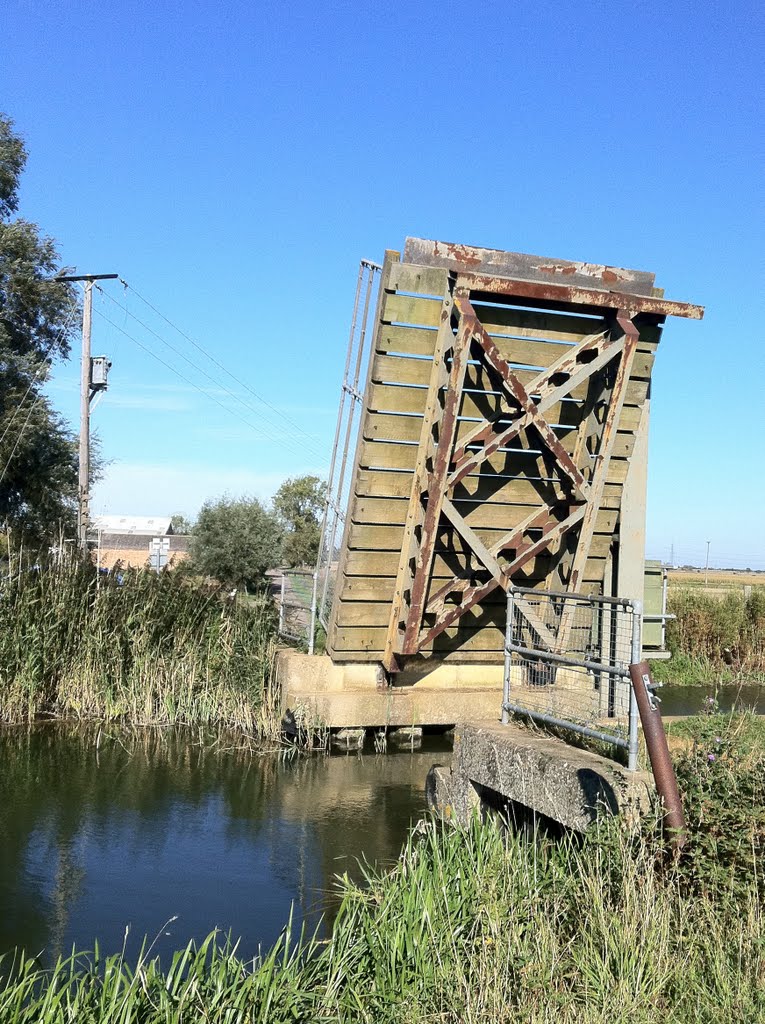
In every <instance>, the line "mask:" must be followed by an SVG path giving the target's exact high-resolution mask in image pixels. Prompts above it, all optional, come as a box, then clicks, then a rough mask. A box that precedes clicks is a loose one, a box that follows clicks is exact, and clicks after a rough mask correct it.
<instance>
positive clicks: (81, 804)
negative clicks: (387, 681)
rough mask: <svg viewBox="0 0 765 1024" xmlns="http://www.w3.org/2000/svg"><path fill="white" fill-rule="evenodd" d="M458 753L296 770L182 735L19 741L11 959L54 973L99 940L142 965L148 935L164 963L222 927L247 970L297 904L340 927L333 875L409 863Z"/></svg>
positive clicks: (9, 902) (3, 847)
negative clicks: (429, 777)
mask: <svg viewBox="0 0 765 1024" xmlns="http://www.w3.org/2000/svg"><path fill="white" fill-rule="evenodd" d="M448 750H449V747H448V745H447V744H446V743H445V742H444V741H433V740H431V741H429V746H427V747H426V748H424V750H423V752H417V753H413V754H412V753H396V754H383V755H375V754H374V753H373V752H370V753H368V754H364V755H363V756H361V757H360V756H358V755H356V754H352V755H340V756H337V755H335V756H331V757H321V756H316V757H310V758H305V757H301V758H299V759H297V760H294V761H292V762H285V761H284V760H283V759H280V758H279V756H278V755H260V756H258V755H252V754H251V753H249V752H247V751H244V750H237V749H234V748H233V747H231V748H229V749H224V748H223V747H220V746H219V747H217V748H213V749H211V748H210V747H209V745H208V746H204V745H200V744H199V742H198V741H197V737H196V736H193V735H190V734H183V733H171V734H167V733H160V732H153V731H152V732H145V733H138V734H136V735H132V734H127V735H126V734H125V733H123V732H120V731H118V730H105V731H101V732H100V734H99V733H98V732H97V731H83V730H82V729H79V728H73V727H68V726H62V725H45V726H40V727H36V728H34V729H31V730H9V729H6V730H5V731H2V732H0V763H1V764H2V772H1V773H0V791H1V792H0V952H3V951H7V950H10V949H12V948H14V947H16V946H21V947H23V948H24V949H26V950H27V951H28V952H30V953H35V954H37V953H39V954H41V959H42V960H43V962H45V963H50V962H51V961H52V960H54V959H55V957H56V956H57V955H58V954H59V953H61V952H64V953H67V952H68V951H69V950H70V949H71V946H72V944H76V945H77V946H78V947H84V948H86V949H89V948H92V945H93V941H94V939H96V938H97V939H98V940H99V943H100V944H101V948H102V949H103V950H104V951H107V952H113V951H117V950H119V949H120V948H121V947H122V945H123V942H126V943H127V949H128V953H129V954H130V955H133V956H134V955H135V954H136V953H137V951H138V948H139V947H140V943H141V940H142V939H143V937H144V936H145V935H147V936H149V939H150V940H152V939H155V938H156V945H155V947H154V950H155V952H157V953H159V954H160V955H161V956H163V957H164V956H166V955H167V954H169V953H170V952H171V951H173V950H175V949H178V948H179V947H180V946H182V945H183V944H185V943H186V942H187V941H188V940H189V939H190V938H196V939H201V938H203V937H204V936H205V935H206V934H207V933H208V932H209V931H211V930H212V929H213V928H215V927H218V928H220V929H222V930H223V931H224V932H228V931H230V932H231V933H232V935H233V936H234V937H237V938H241V945H240V950H241V952H242V954H243V955H245V956H250V955H252V954H254V953H255V952H256V951H257V947H258V944H259V943H263V944H270V943H271V942H273V941H274V940H275V939H276V938H277V936H278V935H279V932H280V931H281V929H282V927H283V925H284V924H285V922H286V921H287V918H288V916H289V913H290V907H291V906H292V905H293V904H294V919H295V920H296V921H297V923H298V924H299V923H300V922H301V920H307V921H308V922H309V924H311V925H313V924H315V923H316V921H317V920H318V918H319V916H320V914H321V913H322V911H326V912H328V914H329V916H331V914H332V911H333V907H334V901H333V898H332V895H331V892H332V885H333V876H334V875H336V874H337V873H338V872H343V871H348V872H349V873H350V874H352V875H355V876H356V877H358V874H359V872H358V867H357V864H356V861H357V859H358V858H362V857H366V858H367V859H368V860H371V861H374V860H376V861H377V862H378V863H380V864H390V863H392V862H393V861H394V860H395V859H396V858H397V857H398V855H399V852H400V849H401V844H402V842H403V840H404V838H405V836H406V832H407V829H408V827H409V825H410V823H411V822H412V821H413V820H416V819H417V818H418V817H420V816H421V815H422V814H423V813H424V810H425V799H424V784H425V776H426V774H427V771H428V769H429V767H430V766H431V765H432V764H433V763H434V762H440V763H448V759H449V753H448ZM173 917H176V918H177V919H176V920H174V921H172V922H171V923H169V924H167V923H166V922H168V921H170V919H171V918H173ZM126 929H127V939H126V938H125V935H126Z"/></svg>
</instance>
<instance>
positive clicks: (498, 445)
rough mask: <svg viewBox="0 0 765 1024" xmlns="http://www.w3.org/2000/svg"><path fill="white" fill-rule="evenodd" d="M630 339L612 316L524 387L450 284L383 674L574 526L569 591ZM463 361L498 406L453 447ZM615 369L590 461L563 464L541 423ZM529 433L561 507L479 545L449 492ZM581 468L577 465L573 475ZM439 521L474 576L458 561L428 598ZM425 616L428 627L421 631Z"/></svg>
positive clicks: (581, 559)
mask: <svg viewBox="0 0 765 1024" xmlns="http://www.w3.org/2000/svg"><path fill="white" fill-rule="evenodd" d="M637 341H638V331H637V328H636V327H635V325H634V323H633V322H632V319H631V318H630V316H629V314H628V313H627V312H626V311H624V310H619V311H618V312H617V313H616V316H615V318H614V323H613V325H612V326H611V327H610V329H607V330H604V331H603V332H601V333H598V334H593V335H590V336H588V337H586V338H584V339H583V340H582V341H580V342H579V343H578V344H577V345H575V346H574V347H572V349H571V350H570V351H568V352H566V353H564V355H562V356H561V357H560V358H559V359H558V360H556V361H555V362H554V363H553V364H552V365H551V366H549V367H547V368H546V369H544V370H542V371H540V372H539V373H538V374H537V376H536V377H534V378H533V379H532V380H531V381H530V382H529V383H528V384H526V385H524V384H523V383H522V382H521V380H520V378H519V376H518V374H517V373H516V372H515V371H514V370H513V368H512V366H511V365H510V364H509V363H508V362H507V361H506V360H505V359H504V358H503V357H502V356H501V354H500V352H499V350H498V348H497V346H496V344H495V343H494V341H493V340H492V338H491V337H490V335H489V334H488V333H487V331H486V330H485V328H484V327H483V325H482V324H481V322H480V320H479V319H478V316H477V315H476V312H475V309H474V308H473V305H472V303H471V301H470V297H469V287H468V285H467V284H466V283H465V282H464V281H463V280H460V279H457V281H456V283H454V287H453V291H450V292H448V293H447V295H446V296H445V297H444V300H443V306H442V311H441V322H440V327H439V330H438V336H437V341H436V349H435V353H434V359H433V368H432V372H431V378H430V385H429V390H428V397H427V402H426V407H425V415H424V419H423V425H422V432H421V435H420V445H419V449H418V458H417V463H416V466H415V471H414V482H413V488H412V495H411V499H410V504H409V511H408V515H407V521H406V526H405V529H404V539H403V545H402V552H401V561H400V563H399V570H398V575H397V579H396V588H395V592H394V597H393V607H392V611H391V618H390V623H389V628H388V636H387V643H386V648H385V653H384V657H383V664H384V667H385V668H386V669H387V670H388V671H395V670H396V669H397V668H399V667H400V659H401V657H406V656H409V655H413V654H416V653H418V652H419V651H420V650H422V649H423V648H424V647H427V646H428V645H429V644H431V643H432V641H433V640H434V639H435V638H436V637H437V636H438V635H439V634H440V633H442V632H443V631H444V630H445V629H447V628H448V627H449V626H450V625H452V623H454V622H455V621H456V620H457V619H459V618H460V617H461V616H462V615H464V614H465V613H466V612H467V611H469V610H470V609H471V608H473V607H474V606H475V605H476V604H478V603H479V602H481V601H482V600H483V599H484V598H485V597H487V596H488V595H489V594H490V593H491V592H492V591H494V590H495V589H496V588H497V587H502V588H504V589H507V587H508V586H509V585H510V583H511V581H512V577H513V574H514V573H516V572H518V571H519V570H520V569H522V568H523V566H525V565H526V564H527V563H528V562H529V561H531V560H532V559H534V558H535V557H536V556H537V555H539V554H540V553H542V552H544V551H547V550H549V549H550V547H551V546H553V545H555V544H557V543H558V542H559V541H560V540H561V538H563V537H564V535H566V534H568V533H569V532H570V531H571V530H573V529H574V528H575V527H577V528H578V531H579V536H578V539H577V547H576V551H575V553H574V557H573V561H572V564H571V569H570V572H569V578H568V581H567V586H568V589H569V590H571V591H575V590H576V588H577V586H578V585H579V584H580V582H581V579H582V573H583V571H584V567H585V563H586V561H587V558H588V557H589V551H590V547H591V543H592V537H593V533H594V529H595V522H596V518H597V513H598V510H599V508H600V505H601V501H602V498H603V491H604V487H605V482H606V476H607V472H608V465H609V461H610V458H611V452H612V450H613V444H614V440H615V436H616V430H617V427H618V423H619V418H620V416H621V410H622V406H623V404H624V395H625V387H626V384H627V381H628V379H629V375H630V369H631V366H632V360H633V357H634V354H635V349H636V346H637ZM471 353H474V354H475V356H476V357H477V358H478V359H479V361H480V362H481V363H482V364H483V365H484V366H485V367H486V368H487V370H488V372H489V376H490V377H491V378H493V379H494V380H496V381H497V382H498V384H499V387H500V389H501V392H500V393H501V402H502V408H501V409H500V411H499V412H496V413H495V414H494V415H493V416H491V417H490V418H487V419H485V420H484V421H483V422H481V423H478V424H476V426H475V427H474V428H473V429H472V430H470V431H469V432H468V433H467V435H465V436H463V437H461V438H460V439H459V440H458V439H457V429H458V417H459V409H460V403H461V399H462V393H463V387H464V381H465V373H466V370H467V366H468V363H469V361H470V358H471ZM617 359H618V366H617V368H616V372H615V374H614V378H613V383H612V386H611V389H610V399H609V401H608V408H607V412H606V414H605V418H604V420H603V423H602V426H601V429H600V431H599V433H600V437H599V442H598V445H597V451H596V452H595V458H594V460H590V458H589V456H588V457H587V458H586V459H584V458H583V457H582V450H583V448H584V447H585V446H584V445H582V444H577V446H576V452H575V455H574V456H573V457H572V456H571V455H569V453H568V452H567V451H566V449H565V448H564V446H563V445H562V444H561V442H560V440H559V438H558V436H557V434H556V433H555V431H554V429H553V427H552V426H551V425H550V423H549V422H548V421H547V419H546V418H545V413H546V412H547V411H548V410H550V409H552V408H553V407H555V406H557V404H558V403H559V402H560V401H561V399H564V398H567V397H569V396H570V395H571V393H572V392H573V391H574V390H575V389H576V388H578V387H579V386H580V385H582V384H584V383H586V382H588V381H592V379H593V378H594V376H595V375H596V374H599V373H600V372H601V371H602V370H603V369H604V368H605V367H606V365H607V364H609V363H611V362H612V361H614V360H617ZM508 421H509V422H508ZM580 429H583V428H580ZM529 430H532V431H533V434H534V435H535V437H536V438H538V439H539V442H541V446H542V453H543V459H544V460H545V461H546V462H547V463H548V464H549V465H550V466H551V467H552V469H553V470H554V472H555V473H556V474H557V478H558V479H559V483H560V485H561V487H562V489H563V491H564V497H563V498H562V499H561V500H559V501H556V502H553V503H545V504H544V505H543V506H542V507H537V508H534V509H533V510H532V511H531V512H530V513H529V515H528V516H527V517H526V518H525V519H524V520H523V521H522V522H521V523H519V524H518V525H516V526H515V527H514V528H513V529H511V530H509V531H508V532H507V533H505V534H504V535H502V536H501V537H500V538H499V539H498V540H496V541H495V542H494V543H493V544H492V545H491V546H490V547H489V546H487V545H486V544H485V543H484V542H483V541H482V540H481V539H480V538H479V537H478V535H477V534H476V532H475V531H474V530H473V529H472V527H471V526H470V524H469V523H468V522H467V521H466V520H465V518H464V517H463V516H462V515H461V514H460V512H459V511H458V510H457V508H456V507H455V504H454V500H453V492H454V488H455V487H457V486H458V485H459V484H461V483H462V481H463V480H465V478H466V477H468V476H470V475H472V474H474V473H475V472H476V471H479V470H480V467H481V465H482V464H483V463H484V462H485V461H486V460H487V459H488V458H490V457H491V456H492V455H493V454H494V453H495V452H497V451H498V450H500V449H505V448H506V447H507V446H508V445H509V444H510V442H512V441H513V440H514V439H515V438H518V437H519V435H521V434H522V433H523V432H525V431H529ZM576 453H578V456H577V454H576ZM585 461H586V462H587V465H586V466H583V465H581V463H582V462H585ZM443 518H445V519H446V520H447V521H448V523H449V524H450V525H451V527H452V528H453V529H454V530H455V531H456V532H457V533H458V534H459V536H460V538H461V540H462V543H463V545H464V547H465V550H466V551H467V552H470V553H471V554H472V556H473V557H474V559H475V560H476V561H477V562H478V569H477V570H473V569H471V568H470V566H469V561H470V556H469V555H468V556H467V557H466V562H467V563H468V564H466V567H465V568H464V569H463V570H462V571H461V572H459V573H455V575H454V576H453V577H452V578H451V579H449V580H448V581H447V582H446V583H444V584H443V585H442V586H440V587H438V588H437V589H435V592H431V593H429V591H433V589H434V588H433V587H432V586H431V584H430V575H431V570H432V567H433V560H434V556H435V543H436V536H437V533H438V529H439V525H440V524H441V523H442V519H443ZM532 533H533V535H531V534H532ZM517 607H518V608H519V610H520V612H521V614H523V615H524V616H525V617H526V619H527V621H528V622H529V625H530V626H531V627H532V629H534V631H535V632H536V633H537V635H538V636H539V638H540V639H541V640H542V641H543V642H545V643H547V644H549V645H550V646H551V647H552V646H553V645H555V646H556V648H557V647H559V646H560V644H561V642H563V643H565V642H566V639H567V634H568V629H569V628H570V624H567V623H566V622H563V623H562V624H561V628H560V630H559V631H558V635H557V637H554V636H552V635H551V634H549V633H548V630H546V629H545V627H544V625H543V624H542V623H541V622H540V621H539V620H538V617H537V616H536V615H535V614H534V611H533V609H532V607H531V606H530V605H528V604H527V603H526V602H524V601H519V602H518V604H517ZM425 616H427V617H428V618H429V619H430V620H431V621H430V623H429V624H428V625H426V626H423V619H424V618H425Z"/></svg>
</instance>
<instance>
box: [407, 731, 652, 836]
mask: <svg viewBox="0 0 765 1024" xmlns="http://www.w3.org/2000/svg"><path fill="white" fill-rule="evenodd" d="M427 793H428V803H429V804H430V805H431V807H434V808H435V809H436V810H438V811H439V812H440V813H441V814H442V815H443V816H444V817H448V818H454V819H456V820H458V821H462V822H467V821H468V820H469V819H470V817H471V815H472V814H473V813H474V811H475V810H476V808H481V807H482V806H496V804H497V802H498V801H497V798H499V802H502V801H505V802H507V801H509V802H511V803H513V804H516V805H520V806H521V807H522V808H526V809H527V810H529V811H533V812H535V813H536V814H539V815H543V816H544V817H545V818H548V819H551V820H552V821H555V822H558V823H559V824H561V825H563V826H564V827H566V828H570V829H573V830H575V831H579V832H581V831H584V830H585V829H586V828H587V827H588V826H589V825H591V824H592V822H593V821H594V820H595V819H596V818H597V816H598V815H599V814H601V813H604V812H605V813H610V814H636V813H640V812H643V811H646V810H648V809H649V807H650V805H651V796H652V793H653V777H652V776H651V775H650V774H648V773H647V772H630V771H627V769H626V768H624V767H622V766H621V765H618V764H616V763H615V762H614V761H609V760H608V759H607V758H605V757H601V756H600V755H598V754H593V753H591V752H590V751H588V750H580V749H578V748H576V747H571V746H569V745H568V744H567V743H565V742H564V741H563V740H559V739H555V738H553V737H551V736H545V735H543V734H540V733H535V732H533V731H531V730H530V729H524V728H522V727H520V726H517V725H501V724H498V723H495V722H482V723H473V724H462V725H459V726H458V727H457V729H456V730H455V737H454V755H453V758H452V768H451V770H448V769H444V768H438V767H434V768H433V769H431V772H430V773H429V775H428V782H427Z"/></svg>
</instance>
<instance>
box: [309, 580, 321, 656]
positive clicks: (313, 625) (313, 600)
mask: <svg viewBox="0 0 765 1024" xmlns="http://www.w3.org/2000/svg"><path fill="white" fill-rule="evenodd" d="M318 582H319V574H318V572H314V574H313V587H312V588H311V621H310V625H309V626H308V653H309V654H313V652H314V637H315V635H316V587H317V584H318Z"/></svg>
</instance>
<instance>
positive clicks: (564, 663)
mask: <svg viewBox="0 0 765 1024" xmlns="http://www.w3.org/2000/svg"><path fill="white" fill-rule="evenodd" d="M641 616H642V604H641V602H640V601H628V600H625V599H622V598H612V597H589V596H586V595H583V594H565V593H556V592H554V591H538V590H531V589H528V588H524V587H511V588H510V589H509V590H508V594H507V626H506V633H505V671H504V689H503V695H502V721H503V722H504V723H507V722H508V721H509V720H510V715H511V714H520V715H525V716H528V717H529V718H532V719H535V720H537V721H541V722H545V723H547V724H548V725H553V726H557V727H560V728H564V729H569V730H571V731H573V732H576V733H580V734H582V735H584V736H588V737H590V738H591V739H595V740H601V741H603V742H605V743H609V744H613V745H614V746H617V747H623V748H625V749H626V750H627V751H628V764H629V768H630V769H632V770H634V769H635V768H637V755H638V711H637V704H636V701H635V696H634V693H633V690H632V685H631V682H630V665H633V664H636V663H637V662H639V661H640V659H641Z"/></svg>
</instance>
